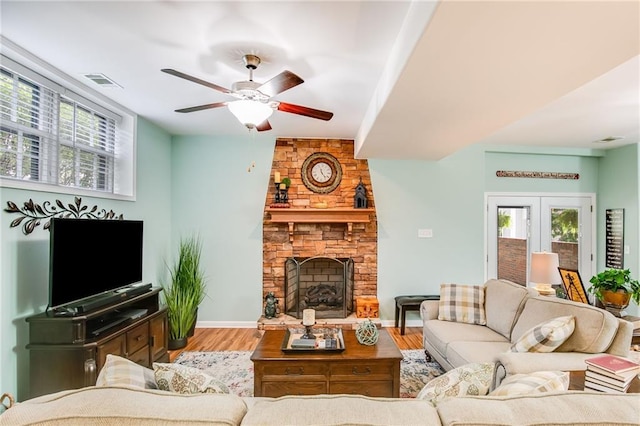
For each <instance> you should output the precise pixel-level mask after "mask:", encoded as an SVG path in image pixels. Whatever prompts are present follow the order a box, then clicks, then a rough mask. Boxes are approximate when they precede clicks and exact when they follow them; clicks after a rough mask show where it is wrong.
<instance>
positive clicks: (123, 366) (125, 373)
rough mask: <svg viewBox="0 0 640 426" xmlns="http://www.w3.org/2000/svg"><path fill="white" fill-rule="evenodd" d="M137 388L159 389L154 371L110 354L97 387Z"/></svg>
mask: <svg viewBox="0 0 640 426" xmlns="http://www.w3.org/2000/svg"><path fill="white" fill-rule="evenodd" d="M120 385H128V386H136V387H139V388H143V389H157V386H156V380H155V377H154V374H153V370H152V369H150V368H146V367H143V366H141V365H139V364H136V363H135V362H133V361H130V360H128V359H126V358H122V357H120V356H117V355H112V354H108V355H107V360H106V362H105V363H104V366H103V367H102V369H100V374H98V378H97V380H96V386H120Z"/></svg>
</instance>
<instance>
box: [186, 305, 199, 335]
mask: <svg viewBox="0 0 640 426" xmlns="http://www.w3.org/2000/svg"><path fill="white" fill-rule="evenodd" d="M197 322H198V309H197V308H196V316H195V318H194V320H193V324H192V325H191V328H190V329H189V331H188V332H187V337H193V334H194V333H195V332H196V323H197Z"/></svg>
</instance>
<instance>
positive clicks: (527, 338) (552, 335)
mask: <svg viewBox="0 0 640 426" xmlns="http://www.w3.org/2000/svg"><path fill="white" fill-rule="evenodd" d="M575 326H576V320H575V317H574V316H573V315H567V316H564V317H558V318H554V319H551V320H549V321H545V322H542V323H540V324H538V325H536V326H535V327H533V328H531V329H530V330H528V331H527V332H525V333H524V334H523V335H522V337H520V338H519V339H518V340H517V341H516V342H515V343H514V344H513V345H511V352H553V351H554V350H556V349H557V348H558V346H560V345H561V344H563V343H564V342H566V341H567V339H568V338H569V337H571V334H573V330H574V329H575Z"/></svg>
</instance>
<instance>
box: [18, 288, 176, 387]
mask: <svg viewBox="0 0 640 426" xmlns="http://www.w3.org/2000/svg"><path fill="white" fill-rule="evenodd" d="M160 291H161V289H160V288H152V289H151V290H149V291H147V292H146V293H143V294H140V295H137V296H133V297H130V298H126V299H124V300H121V301H117V302H114V303H111V304H109V305H106V306H102V307H100V308H98V309H95V310H92V311H89V312H85V313H83V314H80V315H76V316H54V314H53V313H52V312H43V313H41V314H38V315H33V316H31V317H28V318H27V319H26V321H27V322H28V323H29V344H28V345H27V349H28V350H29V397H30V398H33V397H36V396H40V395H43V394H47V393H52V392H57V391H61V390H65V389H75V388H80V387H83V386H91V385H94V384H95V382H96V378H97V375H98V372H99V371H100V369H101V368H102V366H103V365H104V363H105V361H106V358H107V354H114V355H118V356H122V357H124V358H128V359H130V360H132V361H134V362H136V363H138V364H140V365H143V366H145V367H151V366H152V364H153V363H154V362H169V354H168V352H167V344H168V338H169V331H168V323H167V309H166V307H163V306H162V307H161V306H160V303H159V293H160ZM139 309H143V310H146V313H144V314H142V316H140V317H138V318H134V319H125V320H123V319H122V318H126V317H127V316H128V315H129V313H133V312H134V310H139Z"/></svg>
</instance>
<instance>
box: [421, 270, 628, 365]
mask: <svg viewBox="0 0 640 426" xmlns="http://www.w3.org/2000/svg"><path fill="white" fill-rule="evenodd" d="M484 297H485V299H484V308H485V315H486V325H476V324H467V323H460V322H452V321H441V320H438V308H439V301H437V300H427V301H424V302H423V303H422V305H421V307H420V315H421V317H422V320H423V343H424V348H425V350H426V351H427V352H428V353H429V354H430V355H431V356H432V357H433V358H434V359H435V360H436V361H438V363H440V365H441V366H442V367H443V368H444V369H445V370H450V369H452V368H456V367H459V366H462V365H464V364H467V363H475V362H496V361H499V362H500V363H501V364H502V365H504V367H505V370H506V373H507V374H515V373H530V372H533V371H544V370H561V371H577V370H585V369H586V364H585V362H584V360H585V359H586V358H590V357H593V356H595V355H596V354H601V353H610V354H614V355H620V356H625V357H626V356H628V355H629V349H630V346H631V337H632V334H633V326H632V325H631V323H629V322H628V321H624V320H621V319H619V318H616V317H614V316H613V315H612V314H611V313H609V312H607V311H605V310H604V309H599V308H596V307H594V306H590V305H587V304H584V303H576V302H572V301H568V300H564V299H559V298H555V297H548V296H540V295H538V292H537V291H535V290H533V289H528V288H525V287H523V286H520V285H518V284H515V283H512V282H510V281H506V280H489V281H487V282H486V283H485V292H484ZM566 315H573V316H574V317H575V329H574V331H573V333H572V334H571V336H570V337H569V339H568V340H567V341H565V342H564V343H563V344H562V345H561V346H560V347H558V348H557V349H556V350H555V351H553V352H550V353H530V352H523V353H516V352H509V349H510V347H511V345H512V344H513V343H514V342H515V341H517V340H518V339H519V338H520V337H521V336H522V335H523V334H524V333H525V332H526V331H528V330H529V329H531V328H532V327H534V326H536V325H538V324H540V323H542V322H544V321H547V320H550V319H553V318H557V317H560V316H566Z"/></svg>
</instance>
